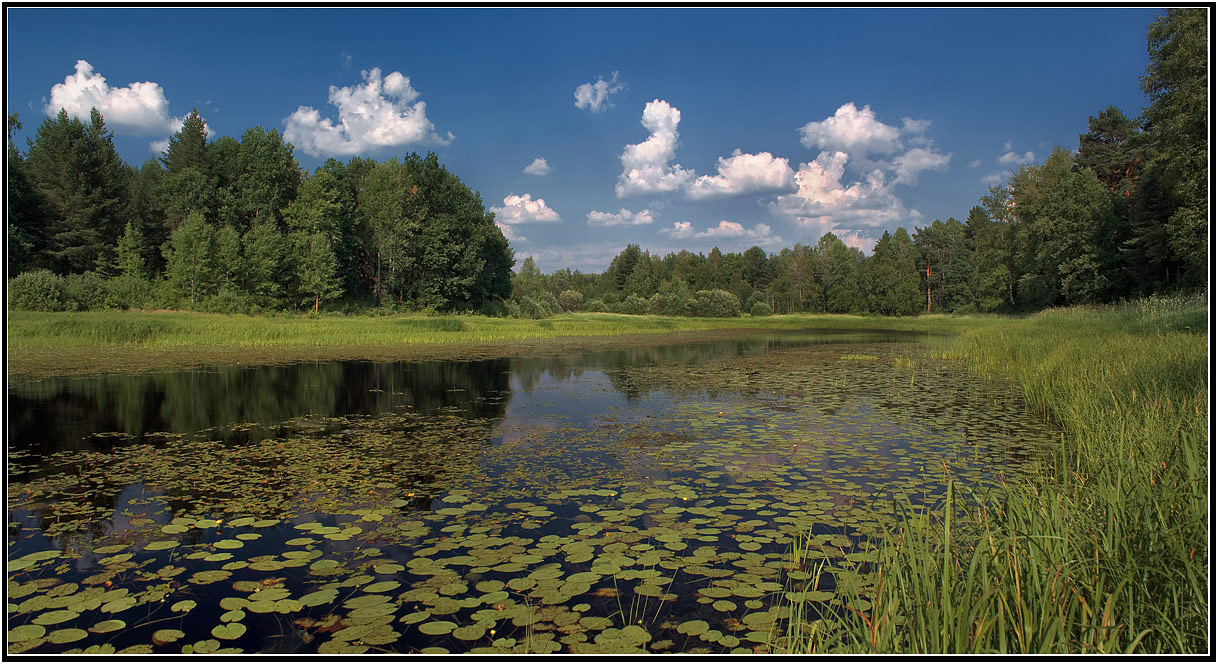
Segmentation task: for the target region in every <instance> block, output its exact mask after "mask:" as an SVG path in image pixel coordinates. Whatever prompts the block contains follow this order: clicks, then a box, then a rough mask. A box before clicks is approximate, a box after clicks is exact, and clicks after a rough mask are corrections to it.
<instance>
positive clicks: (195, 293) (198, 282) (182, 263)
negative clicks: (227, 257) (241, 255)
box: [165, 212, 217, 304]
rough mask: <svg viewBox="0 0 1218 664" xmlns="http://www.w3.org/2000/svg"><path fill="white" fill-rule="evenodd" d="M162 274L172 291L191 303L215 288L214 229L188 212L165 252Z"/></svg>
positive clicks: (198, 214)
mask: <svg viewBox="0 0 1218 664" xmlns="http://www.w3.org/2000/svg"><path fill="white" fill-rule="evenodd" d="M165 264H166V266H165V276H166V280H167V281H168V282H169V283H170V284H171V285H172V286H173V288H174V290H175V292H176V293H177V294H178V295H179V296H181V297H185V298H187V299H188V300H190V302H191V303H192V304H193V303H195V302H196V301H198V300H199V299H200V298H201V297H204V296H206V295H210V294H211V293H212V292H214V289H215V288H216V285H217V284H216V278H217V269H216V239H215V229H214V228H213V227H212V226H211V224H209V223H207V222H206V221H204V220H203V215H202V214H200V213H199V212H191V213H190V215H189V216H187V218H186V221H184V222H183V223H182V225H181V227H179V228H178V230H176V231H174V232H173V236H172V237H171V238H170V244H169V245H168V246H167V247H166V253H165Z"/></svg>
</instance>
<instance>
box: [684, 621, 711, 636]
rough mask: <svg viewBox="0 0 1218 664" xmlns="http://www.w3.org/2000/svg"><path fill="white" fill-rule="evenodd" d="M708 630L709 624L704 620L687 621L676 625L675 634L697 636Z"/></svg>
mask: <svg viewBox="0 0 1218 664" xmlns="http://www.w3.org/2000/svg"><path fill="white" fill-rule="evenodd" d="M708 629H710V623H708V622H706V621H705V620H687V621H685V622H683V623H681V624H680V625H677V632H678V633H681V634H686V635H689V636H698V635H699V634H701V633H703V632H705V631H706V630H708Z"/></svg>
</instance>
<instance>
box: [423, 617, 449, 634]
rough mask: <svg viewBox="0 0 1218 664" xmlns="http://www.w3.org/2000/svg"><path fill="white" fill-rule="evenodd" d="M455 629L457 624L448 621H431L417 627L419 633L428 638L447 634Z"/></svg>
mask: <svg viewBox="0 0 1218 664" xmlns="http://www.w3.org/2000/svg"><path fill="white" fill-rule="evenodd" d="M456 628H457V623H455V622H452V621H449V620H433V621H431V622H427V623H423V624H421V625H419V631H420V632H422V633H424V634H427V635H429V636H440V635H442V634H449V633H451V632H452V631H453V630H454V629H456Z"/></svg>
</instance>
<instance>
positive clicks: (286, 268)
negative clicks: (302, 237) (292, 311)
mask: <svg viewBox="0 0 1218 664" xmlns="http://www.w3.org/2000/svg"><path fill="white" fill-rule="evenodd" d="M241 245H242V255H243V257H244V259H245V260H244V261H243V265H244V267H245V292H247V293H249V294H250V295H252V296H253V297H254V300H255V302H258V303H259V304H260V305H261V306H264V307H272V308H273V307H276V306H278V305H279V304H280V303H281V300H282V298H284V297H285V296H287V295H289V294H290V293H287V292H285V289H284V284H285V283H287V281H288V280H289V277H288V275H290V274H291V267H292V266H291V262H290V261H289V260H288V244H287V239H286V238H285V237H284V235H283V233H281V232H280V231H279V229H278V228H277V227H276V226H275V223H274V222H273V221H271V220H264V221H261V222H259V223H256V224H254V225H253V226H252V227H251V228H250V229H249V230H247V231H246V232H245V234H244V235H242V236H241Z"/></svg>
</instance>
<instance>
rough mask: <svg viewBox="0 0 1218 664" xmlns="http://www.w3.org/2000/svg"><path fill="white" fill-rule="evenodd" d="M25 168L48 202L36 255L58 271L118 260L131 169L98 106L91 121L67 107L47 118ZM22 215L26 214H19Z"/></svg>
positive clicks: (44, 203)
mask: <svg viewBox="0 0 1218 664" xmlns="http://www.w3.org/2000/svg"><path fill="white" fill-rule="evenodd" d="M25 166H26V169H25V174H26V176H27V177H28V178H29V184H30V187H31V189H32V190H33V191H34V193H35V194H36V195H37V197H38V198H39V199H40V201H41V202H42V205H41V206H39V212H41V214H40V215H39V216H40V218H39V219H37V220H36V221H35V220H30V222H29V223H30V224H32V225H36V226H37V227H39V228H41V229H43V230H42V231H41V232H40V233H39V235H40V236H41V237H37V236H36V239H40V240H44V242H40V243H38V244H40V245H41V246H39V247H38V254H37V255H36V256H34V257H33V260H34V261H37V262H39V263H41V264H44V265H47V266H50V267H53V268H54V269H55V270H56V271H58V272H61V273H62V272H84V271H86V270H92V269H94V268H96V267H98V265H100V264H110V263H112V262H113V259H114V254H113V249H114V243H115V242H116V241H117V239H118V235H119V232H120V229H121V228H122V227H123V212H124V210H123V198H124V193H125V190H126V185H127V183H126V175H127V172H126V170H125V168H124V167H123V164H122V161H121V160H120V159H119V157H118V153H117V152H116V151H115V149H114V143H113V136H112V134H111V133H110V132H109V131H108V130H107V129H106V126H105V121H104V120H103V119H102V117H101V114H100V113H98V112H97V109H93V110H92V112H91V113H90V122H89V124H88V125H85V124H84V123H82V122H81V121H80V120H77V119H76V118H70V117H68V114H67V112H66V111H64V110H60V112H59V114H58V115H56V116H55V117H54V118H47V119H46V120H45V121H43V123H42V126H41V127H39V128H38V132H37V135H36V137H35V139H34V140H33V141H31V142H30V149H29V153H28V155H27V157H26V164H25ZM18 218H21V215H18Z"/></svg>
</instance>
